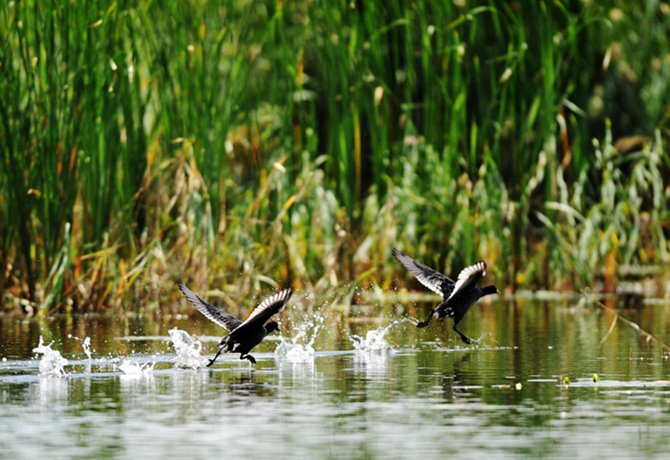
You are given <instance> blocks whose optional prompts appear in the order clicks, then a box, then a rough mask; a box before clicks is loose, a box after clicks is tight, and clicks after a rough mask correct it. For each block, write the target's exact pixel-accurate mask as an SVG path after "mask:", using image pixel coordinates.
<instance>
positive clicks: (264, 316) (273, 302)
mask: <svg viewBox="0 0 670 460" xmlns="http://www.w3.org/2000/svg"><path fill="white" fill-rule="evenodd" d="M291 295H293V289H291V288H288V289H284V290H283V291H279V292H277V293H276V294H272V295H271V296H270V297H268V298H267V299H265V300H264V301H262V302H261V303H260V304H259V305H258V306H257V307H256V308H254V311H252V312H251V314H250V315H249V317H248V318H247V319H246V320H245V321H244V322H243V323H242V324H240V325H239V327H238V328H237V329H235V330H234V331H233V332H232V333H231V334H230V336H231V337H232V338H233V339H234V338H235V337H236V336H238V335H239V334H242V333H244V331H245V330H249V329H253V328H255V327H259V326H262V325H264V324H265V322H266V321H267V320H269V319H270V318H271V317H272V315H276V314H277V313H279V312H281V311H282V310H283V309H284V307H286V304H287V303H288V301H289V299H290V298H291Z"/></svg>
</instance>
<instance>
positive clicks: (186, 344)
mask: <svg viewBox="0 0 670 460" xmlns="http://www.w3.org/2000/svg"><path fill="white" fill-rule="evenodd" d="M168 332H169V334H170V340H172V346H174V349H175V351H176V352H177V356H176V357H175V358H174V361H175V364H176V365H177V366H178V367H188V368H191V369H201V368H203V367H205V366H207V363H208V362H209V360H208V359H207V358H204V357H203V356H202V355H201V352H202V343H200V341H199V340H197V339H194V338H193V337H191V336H190V335H189V334H188V332H186V331H182V330H180V329H178V328H176V327H175V328H174V329H170V330H169V331H168Z"/></svg>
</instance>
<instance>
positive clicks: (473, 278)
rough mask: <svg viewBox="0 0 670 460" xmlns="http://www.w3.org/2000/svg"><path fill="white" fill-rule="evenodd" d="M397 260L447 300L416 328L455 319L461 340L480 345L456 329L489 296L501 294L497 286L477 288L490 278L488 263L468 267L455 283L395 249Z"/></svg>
mask: <svg viewBox="0 0 670 460" xmlns="http://www.w3.org/2000/svg"><path fill="white" fill-rule="evenodd" d="M393 256H394V257H395V258H396V259H398V261H399V262H400V263H401V264H402V265H403V267H405V268H406V269H407V270H409V271H410V272H412V273H413V274H414V276H416V279H418V280H419V282H421V284H423V285H424V286H426V287H427V288H428V289H430V290H431V291H433V292H435V293H437V294H440V295H441V296H442V298H443V299H444V300H443V301H442V302H441V303H440V304H439V305H438V306H437V307H435V308H434V309H433V310H431V312H430V315H429V316H428V318H427V319H426V320H425V321H422V322H420V323H418V324H417V325H416V326H417V327H426V326H428V324H430V321H431V320H432V319H433V318H435V319H444V318H447V317H449V318H454V331H456V332H457V333H458V335H460V336H461V339H462V340H463V342H465V343H468V344H469V343H477V341H476V340H474V339H471V338H470V337H468V336H466V335H465V334H463V333H462V332H461V331H459V330H458V329H457V328H456V326H457V325H458V323H460V322H461V320H462V319H463V317H464V316H465V314H466V313H467V312H468V310H469V309H470V308H471V307H472V306H473V305H474V304H475V303H477V301H478V300H479V299H481V298H482V297H484V296H485V295H489V294H500V292H499V291H498V289H497V288H496V287H495V286H493V285H491V286H486V287H484V288H481V289H480V288H478V287H477V283H478V282H479V280H480V279H482V277H483V276H484V275H486V262H484V261H480V262H477V263H476V264H474V265H470V266H469V267H465V268H464V269H463V270H461V273H459V274H458V279H457V280H456V281H454V280H452V279H451V278H449V277H448V276H445V275H443V274H442V273H440V272H438V271H436V270H433V269H432V268H430V267H427V266H425V265H423V264H421V263H419V262H417V261H416V260H414V259H412V258H411V257H410V256H408V255H406V254H403V253H402V252H400V251H398V250H397V249H395V248H394V249H393Z"/></svg>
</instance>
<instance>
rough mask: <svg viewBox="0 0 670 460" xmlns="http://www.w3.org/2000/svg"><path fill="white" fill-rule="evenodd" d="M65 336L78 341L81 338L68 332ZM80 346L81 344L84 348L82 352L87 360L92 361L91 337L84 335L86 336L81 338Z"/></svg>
mask: <svg viewBox="0 0 670 460" xmlns="http://www.w3.org/2000/svg"><path fill="white" fill-rule="evenodd" d="M67 337H68V338H69V339H74V340H78V341H80V342H82V340H81V339H80V338H79V337H76V336H74V335H72V334H68V335H67ZM81 346H82V348H83V349H84V354H85V355H86V357H87V358H88V360H89V362H90V361H93V355H92V354H91V338H90V337H86V338H85V339H84V340H83V343H82V344H81Z"/></svg>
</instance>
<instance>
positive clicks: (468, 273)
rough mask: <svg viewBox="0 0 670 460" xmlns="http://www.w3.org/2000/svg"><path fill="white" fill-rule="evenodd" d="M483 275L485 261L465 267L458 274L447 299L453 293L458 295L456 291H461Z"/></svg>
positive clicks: (452, 295)
mask: <svg viewBox="0 0 670 460" xmlns="http://www.w3.org/2000/svg"><path fill="white" fill-rule="evenodd" d="M485 275H486V262H484V261H483V260H481V261H479V262H477V263H476V264H474V265H470V266H469V267H465V268H464V269H463V270H461V272H460V273H459V274H458V280H456V285H455V286H454V290H453V291H452V292H451V295H450V296H449V299H447V300H450V299H451V298H452V297H454V296H455V295H458V293H459V292H461V291H463V290H464V289H465V288H466V287H468V286H470V285H472V284H477V282H478V281H479V280H480V279H481V278H482V277H483V276H485Z"/></svg>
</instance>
